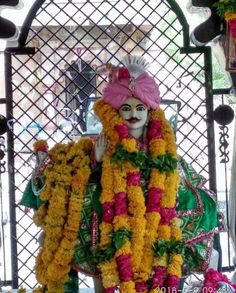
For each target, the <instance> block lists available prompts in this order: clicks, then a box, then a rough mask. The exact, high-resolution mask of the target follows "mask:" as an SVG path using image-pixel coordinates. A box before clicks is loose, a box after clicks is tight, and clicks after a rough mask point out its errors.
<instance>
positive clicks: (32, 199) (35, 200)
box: [19, 180, 42, 210]
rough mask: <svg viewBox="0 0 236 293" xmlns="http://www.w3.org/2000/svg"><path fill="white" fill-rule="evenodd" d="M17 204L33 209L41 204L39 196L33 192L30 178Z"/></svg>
mask: <svg viewBox="0 0 236 293" xmlns="http://www.w3.org/2000/svg"><path fill="white" fill-rule="evenodd" d="M19 204H20V205H23V206H25V207H27V208H32V209H34V210H37V209H38V208H39V207H40V205H41V204H42V200H41V199H40V197H39V196H36V195H35V194H34V192H33V189H32V184H31V180H29V181H28V183H27V185H26V188H25V190H24V192H23V196H22V198H21V201H20V202H19Z"/></svg>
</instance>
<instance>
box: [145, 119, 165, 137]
mask: <svg viewBox="0 0 236 293" xmlns="http://www.w3.org/2000/svg"><path fill="white" fill-rule="evenodd" d="M147 137H148V139H149V140H150V139H154V138H159V139H160V138H163V134H162V123H161V122H160V121H157V120H152V121H150V123H149V129H148V131H147Z"/></svg>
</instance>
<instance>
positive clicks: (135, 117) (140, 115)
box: [119, 98, 148, 129]
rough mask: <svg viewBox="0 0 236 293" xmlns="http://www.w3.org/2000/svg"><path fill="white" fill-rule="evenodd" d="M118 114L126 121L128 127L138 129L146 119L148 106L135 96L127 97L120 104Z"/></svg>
mask: <svg viewBox="0 0 236 293" xmlns="http://www.w3.org/2000/svg"><path fill="white" fill-rule="evenodd" d="M119 114H120V116H121V117H122V118H123V119H124V120H125V121H126V123H127V125H128V127H129V129H138V128H141V127H143V126H144V125H145V123H146V121H147V118H148V108H147V107H146V106H145V105H144V104H143V103H142V102H140V100H138V99H137V98H128V99H127V100H126V101H125V103H124V104H123V105H121V107H120V109H119Z"/></svg>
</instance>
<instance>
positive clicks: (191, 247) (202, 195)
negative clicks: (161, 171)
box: [177, 158, 219, 273]
mask: <svg viewBox="0 0 236 293" xmlns="http://www.w3.org/2000/svg"><path fill="white" fill-rule="evenodd" d="M179 170H180V174H181V179H180V184H179V189H178V205H177V210H178V212H179V213H180V215H181V219H182V220H183V225H182V233H183V239H184V240H185V242H186V243H189V244H188V245H187V246H185V248H184V267H183V268H184V273H189V272H193V271H197V272H202V271H203V269H204V267H205V261H206V260H207V255H209V251H210V250H211V246H209V245H207V241H208V242H209V241H213V235H214V231H215V229H216V228H217V227H218V225H219V223H218V212H217V204H216V201H215V199H214V198H213V197H212V195H210V193H209V191H207V190H205V189H203V184H204V178H203V177H202V176H200V175H199V174H197V172H196V171H195V170H194V169H193V168H192V166H190V165H189V164H187V163H186V161H184V160H183V158H180V160H179Z"/></svg>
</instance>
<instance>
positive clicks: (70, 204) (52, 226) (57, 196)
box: [34, 138, 92, 293]
mask: <svg viewBox="0 0 236 293" xmlns="http://www.w3.org/2000/svg"><path fill="white" fill-rule="evenodd" d="M91 149H92V141H91V140H90V139H85V138H83V139H81V140H80V141H79V142H78V143H75V142H72V143H69V144H67V145H64V144H58V145H56V146H55V147H54V148H53V149H52V150H51V151H50V152H49V156H50V158H51V160H52V163H50V164H49V165H48V166H47V168H46V170H45V177H46V187H45V189H44V191H43V192H42V194H41V198H42V200H44V201H45V203H44V204H43V205H42V206H41V207H40V209H39V210H38V211H37V212H36V213H35V216H34V220H35V221H36V222H37V224H38V225H39V226H41V227H42V228H43V230H44V233H45V237H44V243H43V247H42V248H41V249H40V252H39V254H38V256H37V259H36V266H35V270H36V277H37V279H38V281H39V283H41V284H42V285H43V287H42V288H47V292H50V293H54V292H55V293H60V292H64V284H65V282H66V281H67V280H68V273H69V271H70V267H71V265H70V263H71V260H72V257H73V251H74V248H75V246H76V244H77V237H78V231H79V223H80V216H81V210H82V206H83V198H84V193H85V189H86V186H87V182H88V179H89V176H90V173H91V171H90V166H89V165H90V158H89V155H90V153H91ZM42 288H37V289H35V291H34V292H35V293H36V292H40V290H41V289H42Z"/></svg>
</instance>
